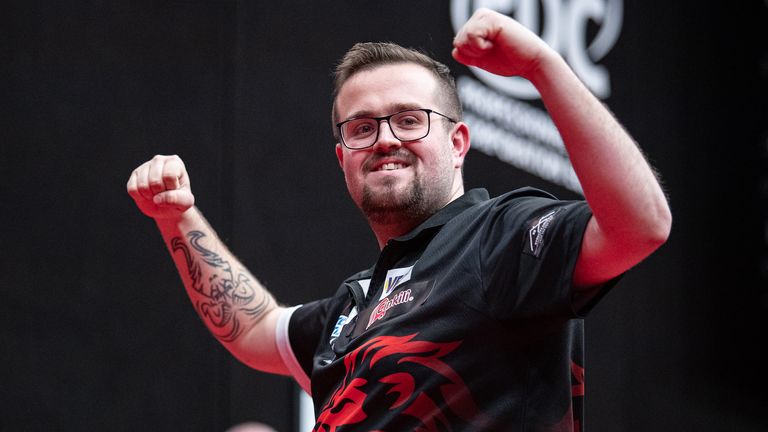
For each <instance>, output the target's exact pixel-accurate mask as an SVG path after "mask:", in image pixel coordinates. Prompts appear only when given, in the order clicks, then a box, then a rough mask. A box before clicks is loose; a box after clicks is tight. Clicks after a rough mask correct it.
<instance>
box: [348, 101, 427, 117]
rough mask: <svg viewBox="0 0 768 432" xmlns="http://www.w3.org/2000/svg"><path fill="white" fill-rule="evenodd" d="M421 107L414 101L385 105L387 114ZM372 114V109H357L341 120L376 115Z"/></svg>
mask: <svg viewBox="0 0 768 432" xmlns="http://www.w3.org/2000/svg"><path fill="white" fill-rule="evenodd" d="M421 108H422V106H421V105H419V104H415V103H397V104H393V105H388V106H387V111H388V112H389V114H394V113H396V112H400V111H406V110H412V109H421ZM373 114H374V111H371V110H359V111H355V112H353V113H352V115H351V116H349V117H347V118H346V119H345V120H343V121H347V120H352V119H356V118H362V117H378V116H375V115H373ZM389 114H385V115H389Z"/></svg>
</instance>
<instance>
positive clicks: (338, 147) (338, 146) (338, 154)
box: [336, 143, 344, 170]
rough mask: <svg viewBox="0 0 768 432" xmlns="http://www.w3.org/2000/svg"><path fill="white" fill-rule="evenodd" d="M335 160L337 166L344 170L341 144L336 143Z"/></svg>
mask: <svg viewBox="0 0 768 432" xmlns="http://www.w3.org/2000/svg"><path fill="white" fill-rule="evenodd" d="M336 159H338V160H339V166H340V167H341V169H342V170H343V169H344V148H343V147H342V146H341V143H336Z"/></svg>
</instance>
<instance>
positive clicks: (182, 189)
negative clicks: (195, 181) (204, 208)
mask: <svg viewBox="0 0 768 432" xmlns="http://www.w3.org/2000/svg"><path fill="white" fill-rule="evenodd" d="M127 188H128V194H129V195H130V196H131V197H132V198H133V200H134V201H136V205H137V206H138V207H139V209H140V210H141V212H142V213H144V214H145V215H147V216H149V217H151V218H155V219H169V218H176V217H179V216H181V215H182V214H183V213H184V212H185V211H187V210H189V208H190V207H192V206H193V205H194V204H195V196H194V195H192V189H191V187H190V184H189V176H188V175H187V168H186V167H185V166H184V162H183V161H182V160H181V159H180V158H179V157H178V156H175V155H174V156H162V155H157V156H155V157H153V158H152V159H151V160H149V161H147V162H145V163H143V164H141V165H140V166H139V167H138V168H136V169H135V170H133V173H131V177H130V178H129V179H128V185H127Z"/></svg>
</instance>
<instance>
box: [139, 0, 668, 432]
mask: <svg viewBox="0 0 768 432" xmlns="http://www.w3.org/2000/svg"><path fill="white" fill-rule="evenodd" d="M453 56H454V58H455V59H456V60H458V61H459V62H462V63H464V64H467V65H473V66H478V67H481V68H483V69H485V70H487V71H489V72H492V73H496V74H499V75H505V76H509V75H519V76H523V77H525V78H527V79H529V80H530V81H531V82H532V83H533V84H534V85H535V86H536V88H537V89H538V90H539V92H540V94H541V96H542V100H543V101H544V103H545V105H546V106H547V108H548V110H549V112H550V115H551V116H552V119H553V121H554V122H555V124H556V125H557V127H558V129H559V131H560V133H561V134H562V136H563V140H564V142H565V145H566V148H567V150H568V152H569V155H570V158H571V162H572V163H573V166H574V169H575V170H576V173H577V175H578V177H579V179H580V181H581V184H582V187H583V190H584V194H585V197H586V200H587V201H586V203H585V202H582V201H578V202H562V201H558V200H555V199H554V198H552V197H551V196H549V195H548V194H546V193H544V192H541V191H537V190H534V189H530V188H525V189H520V190H517V191H513V192H510V193H508V194H505V195H502V196H500V197H497V198H494V199H489V198H488V196H487V194H486V193H485V191H483V190H473V191H469V192H467V193H466V194H465V193H464V187H463V182H462V165H463V162H464V157H465V155H466V153H467V151H468V150H469V146H470V133H469V127H468V126H467V125H466V124H464V123H463V122H461V108H460V105H459V103H458V97H457V96H456V89H455V86H454V83H453V80H452V78H451V77H450V75H449V73H448V70H447V68H445V66H443V65H441V64H439V63H437V62H435V61H434V60H432V59H430V58H428V57H426V56H424V55H422V54H419V53H417V52H414V51H411V50H406V49H403V48H401V47H399V46H396V45H392V44H358V45H356V46H355V47H353V48H352V49H351V50H350V51H349V52H348V53H347V55H346V56H345V57H344V59H343V60H342V62H341V64H340V65H339V67H338V69H337V74H336V91H335V99H334V106H333V119H334V123H335V124H336V134H337V139H338V143H337V145H336V155H337V157H338V160H339V164H340V166H341V168H342V171H343V172H344V176H345V179H346V183H347V187H348V189H349V193H350V195H351V197H352V199H353V200H354V201H355V203H356V204H357V205H358V207H360V209H361V210H362V211H363V213H364V215H365V217H366V218H367V220H368V222H369V224H370V226H371V229H372V230H373V232H374V234H375V235H376V238H377V240H378V243H379V246H380V247H381V249H382V251H381V255H380V257H379V259H378V261H377V263H376V264H375V265H374V266H373V267H372V268H370V269H368V270H364V271H362V272H360V273H357V274H355V275H353V276H351V277H349V278H348V279H347V280H345V281H344V282H343V283H342V284H341V286H340V287H339V289H338V291H337V292H336V294H335V295H334V296H332V297H329V298H326V299H323V300H319V301H315V302H312V303H308V304H305V305H303V306H299V307H294V308H284V307H282V306H278V305H277V304H276V302H275V300H274V299H273V297H272V296H271V295H270V294H269V293H268V292H267V291H266V290H265V289H264V287H263V286H261V285H260V284H259V283H258V282H257V281H256V279H255V278H254V277H252V276H251V275H250V273H248V272H247V271H246V270H245V269H244V268H243V267H242V265H241V264H240V263H239V262H238V261H237V259H236V258H235V257H234V256H233V255H232V254H231V253H230V252H229V251H227V249H226V248H225V246H224V245H223V244H222V243H221V241H220V240H219V239H218V238H217V237H216V235H215V233H214V231H213V230H212V229H211V228H210V227H209V226H208V224H207V223H206V222H205V220H204V219H203V217H202V215H201V214H200V213H199V211H198V210H197V209H196V208H195V207H194V206H193V204H194V197H193V195H192V192H191V189H190V182H189V178H188V176H187V173H186V170H185V168H184V165H183V163H182V162H181V160H180V159H178V158H177V157H167V156H156V157H155V158H153V159H152V160H151V161H149V162H147V163H145V164H143V165H141V166H140V167H139V168H137V169H136V170H135V171H134V172H133V174H132V175H131V177H130V179H129V182H128V192H129V193H130V195H131V196H132V197H133V198H134V200H135V201H136V203H137V205H138V207H139V208H140V209H141V211H142V212H144V213H145V214H147V215H148V216H150V217H153V218H154V219H155V220H156V222H157V224H158V227H159V229H160V231H161V233H162V235H163V237H164V239H165V241H166V243H167V245H168V247H169V250H170V252H171V254H172V255H173V257H174V260H175V262H176V264H177V266H178V269H179V271H180V274H181V276H182V279H183V281H184V284H185V286H186V288H187V292H188V293H189V296H190V298H191V300H192V302H193V304H194V305H195V308H196V309H197V311H198V313H199V314H200V316H201V318H202V319H203V321H204V322H205V323H206V325H207V326H208V328H209V329H210V330H211V331H212V332H213V334H214V335H215V336H216V337H217V338H218V339H219V340H220V341H221V342H222V343H223V344H224V345H225V346H226V347H227V348H228V349H229V350H230V351H231V352H232V353H233V354H234V355H235V356H236V357H237V358H239V359H240V360H241V361H243V362H244V363H246V364H248V365H250V366H252V367H254V368H256V369H259V370H262V371H265V372H272V373H278V374H290V375H292V376H293V377H294V378H295V379H296V380H297V381H298V382H299V384H300V385H301V386H302V387H303V388H304V389H306V390H307V391H308V392H310V393H311V394H312V396H313V399H314V404H315V410H316V415H317V424H316V426H315V430H318V431H349V430H355V431H357V430H365V431H368V430H387V431H406V430H408V431H410V430H454V431H459V430H462V431H463V430H535V431H562V430H582V423H583V422H582V409H581V398H582V396H583V351H582V349H583V348H582V346H581V339H582V337H583V328H582V321H581V320H580V319H579V318H580V317H581V316H583V315H584V314H585V313H586V312H587V311H588V310H589V309H590V308H591V306H592V305H594V303H595V302H596V301H597V300H598V299H599V298H600V297H601V296H602V294H603V293H604V292H605V291H606V290H607V289H608V288H609V287H610V286H611V285H612V284H613V281H614V280H615V279H616V278H617V277H618V276H619V275H621V274H622V273H623V272H625V271H626V270H628V269H629V268H631V267H632V266H634V265H635V264H637V263H638V262H640V261H641V260H642V259H643V258H645V257H646V256H648V255H649V254H650V253H651V252H652V251H654V250H655V249H656V248H658V247H659V246H660V245H661V244H662V243H664V242H665V241H666V239H667V236H668V233H669V230H670V224H671V216H670V212H669V208H668V205H667V202H666V199H665V197H664V194H663V192H662V190H661V187H660V186H659V184H658V182H657V180H656V178H655V176H654V173H653V171H652V169H651V168H650V167H649V166H648V164H647V163H646V162H645V160H644V158H643V156H642V154H641V153H640V151H639V150H638V148H637V146H636V145H635V143H634V142H633V141H632V139H631V138H630V137H629V136H628V135H627V134H626V132H625V131H624V130H623V129H622V128H621V126H620V125H619V124H618V123H617V122H616V120H615V119H613V117H612V116H611V114H610V113H609V112H608V111H607V110H606V109H605V108H604V107H603V106H602V105H601V104H600V102H599V101H598V100H597V99H595V98H594V97H593V96H592V95H591V94H590V93H589V91H587V90H586V88H585V87H584V86H583V85H582V83H581V82H580V81H579V80H578V78H577V77H576V76H575V75H574V74H573V72H572V71H571V70H570V69H569V68H568V66H567V65H566V63H565V62H564V60H563V59H562V58H561V57H560V56H559V55H558V54H557V53H556V52H555V51H553V50H552V49H551V48H549V47H548V46H547V45H546V44H545V43H544V42H542V41H541V40H540V39H539V38H538V37H537V36H535V35H534V34H533V33H531V32H530V31H528V30H527V29H525V28H524V27H522V26H521V25H519V24H518V23H517V22H515V21H514V20H512V19H511V18H508V17H506V16H503V15H500V14H498V13H495V12H493V11H490V10H487V9H481V10H479V11H477V12H476V13H475V14H474V15H473V16H472V17H471V18H470V20H469V21H468V22H467V23H466V24H465V26H464V27H463V28H462V29H461V30H460V31H459V33H458V34H457V35H456V38H455V41H454V49H453Z"/></svg>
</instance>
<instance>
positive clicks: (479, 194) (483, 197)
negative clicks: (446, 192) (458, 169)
mask: <svg viewBox="0 0 768 432" xmlns="http://www.w3.org/2000/svg"><path fill="white" fill-rule="evenodd" d="M488 199H489V195H488V191H487V190H485V189H482V188H478V189H472V190H470V191H468V192H466V193H465V194H464V195H462V196H460V197H458V198H456V199H455V200H453V201H451V202H450V203H448V204H447V205H446V206H445V207H443V208H442V209H440V210H438V211H437V213H435V214H433V215H432V216H430V217H429V219H427V220H425V221H424V222H422V223H421V225H419V226H417V227H416V228H414V229H413V230H411V232H409V233H408V234H405V235H402V236H400V237H396V238H393V239H392V241H396V242H407V241H409V240H412V239H414V238H416V237H418V236H419V234H421V233H422V232H424V231H431V230H432V229H433V228H439V227H441V226H443V225H445V224H446V223H447V222H448V221H450V220H451V219H453V218H454V217H455V216H456V215H458V214H459V213H461V212H463V211H464V210H466V209H468V208H470V207H472V206H474V205H476V204H479V203H481V202H483V201H487V200H488Z"/></svg>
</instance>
